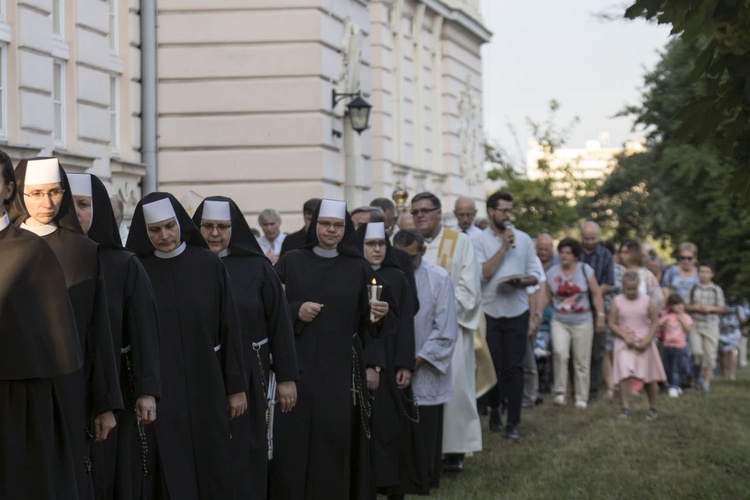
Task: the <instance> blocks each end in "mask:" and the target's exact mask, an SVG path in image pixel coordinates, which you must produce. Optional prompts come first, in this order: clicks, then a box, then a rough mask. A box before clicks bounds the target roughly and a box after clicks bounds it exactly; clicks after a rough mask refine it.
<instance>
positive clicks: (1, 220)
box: [0, 212, 10, 231]
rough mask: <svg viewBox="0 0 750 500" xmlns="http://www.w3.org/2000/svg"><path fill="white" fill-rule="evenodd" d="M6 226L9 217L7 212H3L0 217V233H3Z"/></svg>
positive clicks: (8, 224) (8, 223)
mask: <svg viewBox="0 0 750 500" xmlns="http://www.w3.org/2000/svg"><path fill="white" fill-rule="evenodd" d="M8 226H10V217H8V212H5V213H3V216H2V217H0V231H4V230H5V228H6V227H8Z"/></svg>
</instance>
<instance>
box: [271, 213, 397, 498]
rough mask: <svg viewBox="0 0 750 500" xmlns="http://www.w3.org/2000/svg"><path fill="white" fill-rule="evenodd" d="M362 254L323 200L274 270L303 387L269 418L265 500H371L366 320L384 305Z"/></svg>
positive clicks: (374, 369)
mask: <svg viewBox="0 0 750 500" xmlns="http://www.w3.org/2000/svg"><path fill="white" fill-rule="evenodd" d="M360 248H361V247H360V245H359V243H358V242H357V237H356V234H355V232H354V226H353V225H352V222H351V218H350V217H349V214H348V213H347V211H346V203H345V202H343V201H337V200H328V199H324V200H322V201H321V203H320V206H319V207H318V210H316V213H315V214H314V215H313V218H312V221H311V223H310V228H309V230H308V234H307V242H306V244H305V246H303V247H302V248H300V249H298V250H292V251H290V252H287V253H286V254H284V255H283V256H282V257H281V259H279V261H278V262H277V263H276V265H275V266H274V270H275V271H276V272H277V273H278V275H279V277H280V278H281V281H282V283H284V284H285V290H286V297H287V300H288V301H289V304H290V306H291V312H292V318H293V320H294V332H295V341H296V347H297V359H298V362H299V367H300V381H299V384H298V387H297V391H298V392H297V393H298V399H297V405H296V407H295V408H294V410H292V411H291V412H289V413H280V414H277V415H276V416H275V419H274V423H275V425H274V432H273V435H274V456H273V461H272V462H271V498H295V499H296V498H353V499H358V498H365V497H367V496H368V490H367V484H366V481H367V468H368V464H367V462H368V459H367V439H368V437H369V428H370V423H369V416H370V405H369V396H368V393H367V389H370V390H375V389H376V388H377V385H378V379H379V375H380V374H379V370H380V369H381V368H382V367H383V366H384V365H385V361H384V359H383V358H384V355H383V351H382V344H381V343H379V342H374V341H373V339H372V336H373V334H374V330H375V329H374V327H373V322H374V323H379V322H380V320H381V319H382V318H383V317H384V316H385V315H386V314H387V313H388V304H387V303H386V302H381V301H374V302H372V303H371V304H370V303H368V291H367V287H368V286H369V285H370V284H371V281H372V279H373V278H375V276H374V273H373V271H372V269H371V267H370V266H369V265H368V264H367V261H365V260H364V258H363V257H362V251H361V250H360ZM371 312H372V321H371V319H370V314H371ZM363 345H364V355H363ZM365 367H367V370H366V372H367V373H366V375H365Z"/></svg>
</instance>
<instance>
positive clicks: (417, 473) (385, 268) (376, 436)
mask: <svg viewBox="0 0 750 500" xmlns="http://www.w3.org/2000/svg"><path fill="white" fill-rule="evenodd" d="M357 236H358V238H359V242H360V245H362V248H363V252H364V254H365V258H366V259H367V261H368V262H369V263H370V265H372V267H373V270H374V271H375V272H376V273H377V275H378V276H379V277H380V278H379V279H378V281H381V282H383V283H387V285H388V287H389V288H390V289H391V290H392V297H393V299H395V300H396V303H395V304H391V306H392V307H391V309H390V311H389V312H388V315H387V316H386V318H385V320H384V324H383V328H382V330H381V338H382V340H383V346H384V349H385V366H384V367H383V371H382V372H381V376H380V384H379V386H378V388H377V390H376V391H375V392H374V394H373V396H374V398H375V400H374V402H373V405H372V406H373V410H372V420H373V432H372V441H371V446H370V457H371V460H372V467H373V473H374V481H373V483H374V485H375V487H376V488H377V491H378V493H381V494H384V495H389V497H393V498H399V497H402V496H403V494H404V493H411V494H422V495H427V494H429V484H428V479H427V466H426V461H425V457H424V456H423V453H420V450H422V448H423V447H422V445H421V440H422V436H421V432H420V430H419V425H418V422H419V411H418V409H417V407H416V405H415V404H414V395H413V393H412V391H411V386H410V381H411V375H412V372H413V371H414V360H415V353H414V340H415V339H414V314H415V312H414V301H413V297H414V294H415V291H414V290H413V289H412V287H411V285H409V280H408V279H407V277H406V275H405V274H404V273H403V271H401V265H400V263H399V262H398V260H397V258H396V255H395V252H394V248H393V247H391V244H390V241H389V240H388V238H387V236H386V233H385V224H384V223H383V222H369V223H364V224H362V225H361V226H360V227H359V228H358V229H357ZM372 498H375V491H374V489H373V491H372Z"/></svg>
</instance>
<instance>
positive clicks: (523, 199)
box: [485, 100, 588, 237]
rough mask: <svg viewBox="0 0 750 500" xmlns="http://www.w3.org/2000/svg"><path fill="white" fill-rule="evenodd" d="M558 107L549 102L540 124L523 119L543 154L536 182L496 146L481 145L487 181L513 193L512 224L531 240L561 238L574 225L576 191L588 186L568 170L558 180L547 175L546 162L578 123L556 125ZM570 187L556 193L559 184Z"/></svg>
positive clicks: (555, 103)
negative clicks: (544, 235) (548, 236)
mask: <svg viewBox="0 0 750 500" xmlns="http://www.w3.org/2000/svg"><path fill="white" fill-rule="evenodd" d="M559 109H560V104H559V103H558V102H557V101H555V100H552V101H550V103H549V110H550V114H549V116H548V118H547V120H545V121H544V122H543V123H538V122H535V121H533V120H532V119H530V118H526V121H527V124H528V125H529V127H530V128H531V130H532V133H533V135H534V138H535V139H536V141H537V142H538V143H539V144H540V146H541V147H542V150H543V152H544V155H543V156H542V158H541V159H540V160H539V161H538V167H539V170H540V171H541V172H542V176H541V177H540V178H538V179H528V178H526V177H525V176H522V175H521V174H519V171H522V170H525V168H521V166H519V165H516V163H515V162H514V161H513V160H512V159H511V157H510V156H509V155H508V154H507V153H506V151H505V150H504V149H503V148H502V147H500V146H492V145H489V144H487V145H485V156H486V159H487V161H488V162H489V163H491V164H492V165H493V167H492V169H491V170H490V171H489V172H488V173H487V177H488V178H489V179H490V180H495V181H496V180H500V181H503V183H504V184H505V187H504V188H503V189H504V190H506V191H508V192H510V193H511V194H513V199H514V203H513V206H514V209H515V221H514V224H515V225H516V226H517V227H518V228H519V229H521V230H523V231H525V232H526V233H528V234H530V235H531V236H532V237H534V236H536V235H538V234H540V233H550V234H551V235H553V236H556V235H561V234H563V233H565V232H567V231H569V229H570V228H571V227H572V226H573V225H575V224H576V222H577V221H578V214H577V212H576V209H575V207H574V204H573V201H574V199H575V194H576V193H577V191H578V189H586V188H588V185H583V184H581V183H580V182H579V181H578V180H577V179H575V178H574V177H573V175H572V173H571V171H570V168H567V170H565V173H564V174H563V177H562V179H559V178H557V177H556V176H553V175H552V174H551V172H550V166H549V161H550V158H551V157H552V155H553V154H554V152H555V149H557V148H559V147H560V146H562V145H563V144H565V139H566V137H567V135H568V133H569V130H570V128H571V127H572V126H573V125H574V124H575V123H577V122H578V119H577V118H575V119H574V120H573V121H572V122H571V123H570V124H569V125H568V126H566V127H562V128H561V127H559V125H557V119H556V116H557V111H558V110H559ZM561 182H562V184H564V185H566V186H568V187H569V188H570V191H568V192H567V193H565V194H559V192H558V191H559V185H560V184H561Z"/></svg>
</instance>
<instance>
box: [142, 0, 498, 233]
mask: <svg viewBox="0 0 750 500" xmlns="http://www.w3.org/2000/svg"><path fill="white" fill-rule="evenodd" d="M470 3H471V2H470ZM474 3H475V2H474ZM430 6H431V7H430ZM446 16H447V17H448V18H450V19H449V20H448V21H446V20H445V19H446ZM464 17H466V16H465V15H464ZM454 18H456V12H455V11H454V10H451V8H450V7H449V6H448V4H447V3H443V2H436V1H431V2H422V1H421V0H420V1H417V0H406V1H393V2H384V1H370V2H364V1H360V0H336V1H333V0H250V1H248V0H212V1H210V2H208V1H206V0H162V1H160V3H159V14H158V26H159V28H158V33H157V38H158V44H159V49H158V74H159V83H158V88H159V90H158V108H159V125H158V126H159V154H158V176H159V186H160V189H162V190H168V191H171V192H173V193H175V194H176V195H177V197H178V198H180V197H182V196H188V195H187V193H189V192H190V191H193V192H195V193H197V194H198V195H201V196H208V195H215V194H221V195H225V196H230V197H232V198H234V199H235V200H236V201H237V202H238V203H239V204H240V206H241V208H242V210H243V212H244V213H245V214H246V216H248V218H249V220H250V221H251V223H253V225H255V218H256V216H257V214H258V212H260V211H261V210H262V209H264V208H269V207H273V208H276V209H277V210H279V211H280V212H281V214H282V217H283V219H284V226H283V229H285V230H287V231H291V230H294V229H295V228H296V227H297V226H298V225H301V222H302V218H301V213H300V212H301V206H302V203H303V202H304V201H305V200H306V199H308V198H310V197H314V196H316V197H332V198H340V199H346V200H347V201H348V203H349V205H350V206H357V205H361V204H366V203H369V201H370V200H371V199H372V198H375V197H379V196H388V197H390V195H391V192H392V191H393V189H394V186H395V182H396V181H400V182H402V184H404V186H405V187H406V188H407V189H408V190H409V191H410V193H412V194H415V193H416V191H417V190H421V189H432V190H435V191H436V192H438V193H441V194H446V195H447V196H449V197H451V196H455V195H457V194H470V193H471V194H476V195H477V196H478V197H480V198H483V196H484V193H483V192H482V189H481V179H475V180H476V181H479V182H474V183H473V184H472V183H467V182H465V180H464V179H465V177H466V175H465V174H466V170H467V169H466V168H465V169H463V170H462V168H461V158H462V152H461V149H462V148H461V138H460V137H459V135H460V134H461V132H460V130H459V129H460V128H461V126H462V124H463V126H464V128H465V129H467V130H469V129H471V131H472V132H473V133H474V135H473V136H472V137H473V140H474V142H473V144H475V146H477V147H478V146H479V145H480V143H481V107H480V106H481V63H480V59H479V47H480V45H481V44H482V43H484V41H486V40H487V39H488V36H489V34H488V33H487V32H486V30H483V28H481V25H480V24H478V22H477V21H476V20H473V21H471V22H472V23H474V24H471V23H468V22H464V24H470V25H471V27H473V28H475V29H476V31H477V32H478V33H479V34H480V35H481V36H478V35H477V34H476V33H472V32H471V31H470V30H468V29H467V28H466V27H465V26H464V25H461V23H460V22H458V21H456V20H455V19H454ZM415 19H416V26H417V28H415ZM466 19H468V18H466ZM477 27H478V28H477ZM483 37H484V38H483ZM334 89H335V90H336V91H337V92H357V91H362V93H363V96H364V97H365V98H366V99H368V100H369V101H370V102H371V104H372V105H373V114H372V117H371V120H370V123H371V128H370V130H367V131H365V132H363V133H362V134H361V135H358V134H357V133H356V132H354V131H353V130H351V127H350V125H349V122H348V117H345V116H344V112H345V108H346V103H347V101H348V100H347V99H344V100H343V101H342V102H340V103H339V104H337V105H336V106H335V107H334V106H333V105H332V102H331V100H332V96H331V92H332V91H333V90H334ZM462 93H466V94H467V95H468V94H470V96H469V97H462ZM462 99H463V100H464V101H467V100H472V102H473V103H474V104H473V105H474V107H473V108H472V109H473V113H474V114H473V115H471V112H469V111H465V110H464V111H463V114H461V113H459V102H461V100H462ZM461 109H462V110H463V108H461ZM469 115H471V116H469ZM467 116H468V118H467ZM472 116H473V118H472ZM468 135H470V134H467V133H464V136H466V137H463V136H462V137H463V140H464V142H467V141H468V142H470V141H471V139H472V137H468ZM463 157H464V163H467V164H468V163H471V162H472V161H473V162H474V164H473V165H472V166H471V168H469V169H468V170H469V171H470V172H469V174H471V175H474V176H476V173H477V172H478V171H481V159H480V158H478V157H477V156H476V155H474V156H471V154H468V155H467V154H466V152H464V154H463ZM467 157H471V158H469V159H468V160H467ZM451 203H452V201H451Z"/></svg>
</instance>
